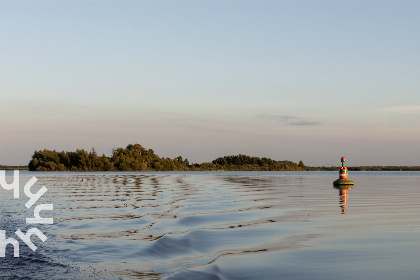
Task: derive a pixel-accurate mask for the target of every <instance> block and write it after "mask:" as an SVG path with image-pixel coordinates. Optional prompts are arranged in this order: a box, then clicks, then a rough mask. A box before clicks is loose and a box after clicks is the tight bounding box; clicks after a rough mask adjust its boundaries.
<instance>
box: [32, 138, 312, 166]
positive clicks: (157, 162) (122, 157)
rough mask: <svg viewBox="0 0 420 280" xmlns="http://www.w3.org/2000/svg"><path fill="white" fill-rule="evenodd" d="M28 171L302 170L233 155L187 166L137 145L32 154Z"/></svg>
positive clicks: (256, 158)
mask: <svg viewBox="0 0 420 280" xmlns="http://www.w3.org/2000/svg"><path fill="white" fill-rule="evenodd" d="M28 167H29V170H31V171H203V170H231V171H232V170H233V171H248V170H255V171H283V170H305V168H306V167H305V165H304V164H303V162H302V161H300V162H299V164H296V163H294V162H291V161H275V160H272V159H270V158H265V157H263V158H259V157H250V156H246V155H235V156H225V157H219V158H217V159H215V160H213V161H212V162H207V163H202V164H197V163H196V164H190V163H189V161H188V159H183V158H182V157H181V156H178V157H175V158H173V159H171V158H168V157H166V158H164V157H159V156H158V155H156V154H155V153H154V151H153V150H152V149H145V148H144V147H142V146H141V145H140V144H130V145H128V146H127V147H126V148H117V149H113V150H112V155H111V156H110V157H107V156H106V155H105V154H102V155H101V156H99V155H98V154H97V153H96V151H95V149H94V148H93V149H92V150H91V151H90V152H87V151H86V150H84V149H77V150H76V151H75V152H64V151H62V152H57V151H55V150H42V151H41V150H40V151H35V152H34V154H33V155H32V159H31V161H30V162H29V166H28Z"/></svg>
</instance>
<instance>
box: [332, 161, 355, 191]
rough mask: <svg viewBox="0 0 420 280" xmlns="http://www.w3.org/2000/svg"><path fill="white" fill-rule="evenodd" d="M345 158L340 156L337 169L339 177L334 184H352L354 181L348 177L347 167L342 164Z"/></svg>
mask: <svg viewBox="0 0 420 280" xmlns="http://www.w3.org/2000/svg"><path fill="white" fill-rule="evenodd" d="M345 162H346V158H345V157H342V158H341V168H340V171H339V177H338V179H337V180H335V181H334V183H333V184H334V185H354V182H353V181H352V180H350V179H349V173H348V169H347V167H346V166H345V165H344V163H345Z"/></svg>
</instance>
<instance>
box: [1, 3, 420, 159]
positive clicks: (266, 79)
mask: <svg viewBox="0 0 420 280" xmlns="http://www.w3.org/2000/svg"><path fill="white" fill-rule="evenodd" d="M419 14H420V1H397V0H395V1H339V0H337V1H317V0H311V1H280V0H279V1H264V0H262V1H239V0H232V1H228V0H213V1H205V0H196V1H178V0H171V1H141V0H140V1H128V0H127V1H116V0H115V1H99V0H87V1H76V0H75V1H65V0H61V1H45V0H44V1H37V0H31V1H16V0H10V1H5V0H0V164H27V163H28V162H29V160H30V157H31V156H32V154H33V151H34V150H35V149H44V148H47V149H57V150H75V149H76V148H85V149H90V148H91V147H95V148H96V149H97V151H98V152H100V153H106V154H107V155H110V151H111V149H112V148H115V147H125V146H126V145H127V144H130V143H140V144H142V145H143V146H145V147H146V148H152V149H154V150H155V152H156V153H157V154H159V155H161V156H168V157H175V156H178V155H182V156H183V157H186V158H188V159H189V160H190V162H204V161H211V160H213V159H215V158H216V157H218V156H223V155H232V154H239V153H242V154H247V155H251V156H266V157H271V158H273V159H277V160H286V159H288V160H293V161H299V160H303V161H304V162H305V163H306V164H308V165H327V166H329V165H338V164H340V162H339V160H340V157H341V156H343V155H344V156H346V157H347V158H348V164H349V165H420V160H419V158H420V150H419V143H420V17H419Z"/></svg>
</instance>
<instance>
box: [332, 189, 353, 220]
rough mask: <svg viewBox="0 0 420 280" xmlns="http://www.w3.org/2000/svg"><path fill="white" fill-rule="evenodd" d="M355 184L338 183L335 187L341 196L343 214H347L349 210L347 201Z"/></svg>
mask: <svg viewBox="0 0 420 280" xmlns="http://www.w3.org/2000/svg"><path fill="white" fill-rule="evenodd" d="M353 186H354V185H338V186H334V188H335V189H338V190H339V192H338V194H339V196H340V207H341V214H346V210H347V201H348V198H349V190H351V189H352V188H353Z"/></svg>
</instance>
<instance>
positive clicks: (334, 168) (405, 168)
mask: <svg viewBox="0 0 420 280" xmlns="http://www.w3.org/2000/svg"><path fill="white" fill-rule="evenodd" d="M347 168H348V170H349V171H366V172H369V171H420V166H354V167H347ZM339 169H340V166H331V167H325V166H306V170H296V171H338V170H339ZM0 170H21V171H29V167H28V166H27V165H18V166H13V165H0ZM114 171H117V172H118V171H119V170H114ZM189 171H191V172H194V171H203V170H189ZM209 171H216V172H224V171H226V172H229V171H232V170H209ZM240 171H255V170H252V169H250V170H240ZM58 172H60V171H58ZM74 172H79V171H74ZM120 172H124V171H120ZM148 172H159V171H148ZM274 172H275V171H274Z"/></svg>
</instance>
